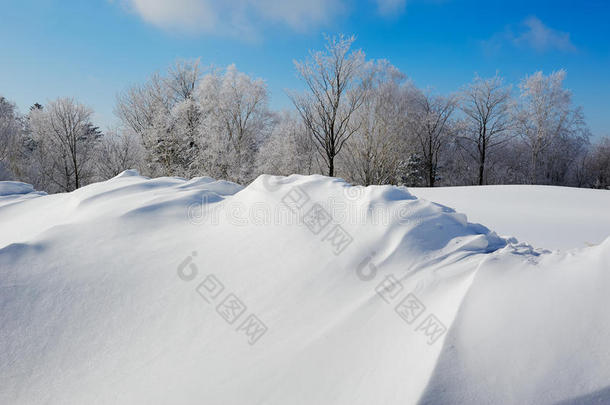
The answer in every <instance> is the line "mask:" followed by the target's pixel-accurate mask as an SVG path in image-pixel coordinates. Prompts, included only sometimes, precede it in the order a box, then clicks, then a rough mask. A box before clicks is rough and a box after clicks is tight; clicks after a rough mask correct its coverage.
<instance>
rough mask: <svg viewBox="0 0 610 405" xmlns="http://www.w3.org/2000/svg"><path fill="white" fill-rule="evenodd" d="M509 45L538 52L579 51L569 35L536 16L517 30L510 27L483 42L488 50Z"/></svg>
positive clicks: (526, 20)
mask: <svg viewBox="0 0 610 405" xmlns="http://www.w3.org/2000/svg"><path fill="white" fill-rule="evenodd" d="M507 45H508V46H513V47H516V48H521V49H524V48H527V49H533V50H535V51H537V52H547V51H560V52H575V51H576V50H577V48H576V46H575V45H574V44H573V43H572V41H571V39H570V34H569V33H567V32H562V31H558V30H555V29H553V28H550V27H548V26H547V25H545V24H544V23H543V22H542V21H540V19H538V18H537V17H534V16H532V17H528V18H526V19H525V20H524V21H523V22H522V23H521V24H520V26H519V27H518V29H517V30H514V29H513V28H512V27H510V26H509V27H506V28H505V30H504V31H503V32H500V33H497V34H495V35H494V36H492V37H491V38H490V39H488V40H486V41H483V46H484V48H486V49H487V50H495V51H497V50H499V49H501V48H503V47H505V46H507Z"/></svg>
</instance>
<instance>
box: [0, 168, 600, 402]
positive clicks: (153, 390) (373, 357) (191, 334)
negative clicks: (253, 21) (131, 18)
mask: <svg viewBox="0 0 610 405" xmlns="http://www.w3.org/2000/svg"><path fill="white" fill-rule="evenodd" d="M0 184H1V185H0V328H1V330H0V403H2V404H4V403H6V404H9V403H10V404H12V403H17V404H21V403H23V404H31V403H53V404H66V403H73V404H85V403H86V404H90V403H91V404H93V403H104V404H106V403H121V404H133V403H141V404H165V403H172V404H191V403H193V404H213V405H214V404H223V405H225V404H227V405H230V404H282V405H285V404H350V405H351V404H416V403H421V404H495V403H498V404H500V403H501V404H569V403H573V404H582V403H608V402H609V401H610V316H609V315H608V308H609V307H610V294H608V290H609V287H610V239H608V238H607V239H605V241H602V239H603V238H604V237H608V236H610V229H609V228H608V227H605V231H604V228H603V227H604V225H603V224H608V223H609V218H608V216H609V215H610V214H609V213H608V212H607V211H608V210H603V204H604V201H608V192H587V193H583V192H582V191H581V190H572V189H558V190H554V189H547V188H536V189H531V188H527V187H496V188H494V189H493V192H492V193H488V196H487V197H485V198H489V200H488V201H497V202H499V205H498V207H497V208H496V209H494V208H493V207H491V206H489V207H488V203H487V202H485V203H483V202H482V200H481V199H482V198H484V197H483V196H482V195H479V197H477V198H478V199H479V200H477V201H479V202H477V203H474V202H469V198H470V195H475V193H477V192H478V189H477V190H473V189H470V191H469V190H468V189H466V188H465V189H461V190H459V191H460V192H463V194H462V195H461V196H460V194H459V192H458V191H455V189H447V190H439V191H437V190H430V193H429V194H426V193H428V191H427V190H420V189H417V190H414V191H413V192H414V194H415V195H418V196H423V197H429V198H431V199H432V200H435V201H439V202H440V203H442V204H444V205H449V206H451V204H450V203H455V204H454V206H456V207H458V208H459V210H458V211H464V212H466V213H468V214H470V215H471V216H472V219H471V220H473V221H474V222H480V223H482V224H483V225H485V226H488V227H490V228H491V229H492V230H490V229H487V228H486V227H485V226H483V225H479V224H473V223H470V222H468V221H467V219H466V217H465V216H464V215H463V214H460V213H456V212H454V211H453V210H452V209H450V208H447V207H444V206H439V205H437V204H434V203H432V202H429V201H427V200H424V199H418V198H416V197H415V196H414V195H412V194H410V193H409V192H408V191H407V190H406V189H400V188H394V187H388V186H383V187H382V186H376V187H367V188H364V187H351V186H349V185H348V184H346V183H345V182H343V181H341V180H338V179H331V178H327V177H323V176H296V175H295V176H290V177H286V178H281V177H271V176H261V177H259V178H258V179H257V180H256V181H255V182H254V183H252V184H251V185H249V186H248V187H246V188H242V187H241V186H238V185H235V184H232V183H227V182H223V181H215V180H213V179H210V178H198V179H192V180H190V181H186V180H183V179H178V178H158V179H147V178H144V177H140V176H138V175H137V174H136V173H135V172H130V171H128V172H124V173H123V174H122V175H120V176H118V177H116V178H114V179H112V180H109V181H107V182H104V183H97V184H92V185H90V186H87V187H83V188H81V189H79V190H77V191H75V192H72V193H69V194H54V195H43V194H42V193H35V192H33V190H32V189H31V188H29V187H27V186H25V185H20V184H18V183H11V184H2V183H0ZM481 190H484V189H481ZM547 190H550V191H549V192H551V193H558V194H561V198H560V199H559V201H558V200H557V198H558V197H557V196H555V195H551V196H548V195H545V192H546V191H547ZM434 193H437V194H436V195H435V194H434ZM481 193H483V191H481ZM531 196H535V198H532V197H531ZM452 198H454V200H452ZM529 199H532V205H531V206H530V205H529V203H528V202H527V201H528V200H529ZM507 204H512V206H514V207H515V209H514V211H516V212H520V213H522V214H523V215H524V216H525V217H526V218H524V219H515V218H516V216H515V215H516V214H513V213H510V215H509V213H508V212H507V211H508V210H509V209H510V208H507ZM532 207H533V208H532ZM538 207H540V208H538ZM606 207H607V204H606ZM462 208H463V209H462ZM594 210H595V211H594ZM579 211H587V212H583V213H580V212H579ZM494 212H495V215H494ZM589 215H591V216H592V217H593V215H596V217H594V218H593V219H592V220H589V219H587V218H589ZM581 218H584V219H583V220H582V221H581V220H580V219H581ZM538 219H540V220H541V221H542V222H537V221H538ZM520 220H522V221H524V222H526V224H527V228H522V227H519V226H518V224H519V222H518V221H520ZM548 221H550V222H548ZM587 221H591V222H587ZM547 223H551V224H553V225H558V226H560V228H553V230H551V231H545V227H546V224H547ZM587 223H589V224H591V225H590V226H589V225H586V224H587ZM581 224H583V225H582V226H581ZM562 226H563V228H561V227H562ZM496 227H497V228H496ZM493 230H496V231H498V233H499V234H500V235H502V236H503V237H500V236H498V235H496V233H495V232H493ZM559 230H565V232H570V233H572V234H573V235H572V238H571V239H561V238H557V235H554V234H555V233H556V232H559ZM588 231H590V232H588ZM549 232H550V233H549ZM604 232H605V234H604ZM511 233H512V234H514V235H516V236H517V237H518V238H519V239H524V240H527V241H528V242H530V243H534V242H536V241H538V240H540V241H541V243H542V244H543V246H542V247H543V248H552V247H562V248H565V247H567V246H582V245H583V243H585V242H590V243H598V242H601V243H599V244H597V245H595V246H591V247H585V248H581V249H573V250H568V251H564V250H562V251H549V250H544V249H537V248H535V247H532V246H530V245H527V244H524V243H520V242H518V241H517V240H516V239H514V238H506V237H505V236H508V235H509V234H511ZM588 235H590V239H589V237H588ZM543 236H546V237H547V239H538V237H543ZM553 238H556V239H553Z"/></svg>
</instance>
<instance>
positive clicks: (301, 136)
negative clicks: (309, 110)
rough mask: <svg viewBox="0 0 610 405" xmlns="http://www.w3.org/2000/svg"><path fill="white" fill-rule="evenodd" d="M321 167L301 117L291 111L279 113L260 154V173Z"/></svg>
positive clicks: (306, 171)
mask: <svg viewBox="0 0 610 405" xmlns="http://www.w3.org/2000/svg"><path fill="white" fill-rule="evenodd" d="M319 170H320V162H318V160H317V154H316V150H315V145H314V144H313V141H312V139H311V136H310V135H309V134H308V133H307V129H306V128H305V125H304V124H303V121H302V120H301V117H298V116H296V115H295V114H293V113H291V112H289V111H283V112H281V113H278V114H276V116H275V118H274V124H273V130H272V131H271V134H270V136H269V137H268V138H267V139H266V140H265V142H264V143H263V144H261V147H260V149H259V152H258V156H257V172H258V173H265V174H274V175H284V176H287V175H290V174H294V173H298V174H312V173H315V172H317V171H319Z"/></svg>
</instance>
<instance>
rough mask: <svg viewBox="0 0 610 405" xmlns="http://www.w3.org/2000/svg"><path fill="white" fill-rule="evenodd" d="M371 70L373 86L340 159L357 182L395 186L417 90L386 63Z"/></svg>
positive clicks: (365, 96)
mask: <svg viewBox="0 0 610 405" xmlns="http://www.w3.org/2000/svg"><path fill="white" fill-rule="evenodd" d="M371 71H372V74H371V79H370V86H368V88H367V89H366V92H365V95H364V99H363V102H362V106H361V107H360V108H359V109H358V110H357V111H356V112H355V114H354V116H353V121H354V122H355V124H356V128H357V131H356V132H355V133H354V135H353V136H352V138H351V139H350V140H349V141H348V142H347V143H346V146H345V147H346V153H345V154H344V155H343V156H342V158H341V159H340V162H341V168H342V170H341V171H345V172H346V177H347V178H348V179H349V180H350V181H352V182H354V183H358V184H363V185H369V184H393V183H396V182H397V181H398V180H397V173H398V171H399V169H398V168H399V165H400V163H401V160H402V159H403V158H404V156H403V155H404V153H405V145H404V142H403V141H404V135H405V132H406V119H407V113H408V110H409V99H410V97H411V93H412V92H413V91H414V89H413V86H412V85H411V83H409V82H405V76H404V75H403V74H402V73H401V72H400V71H398V69H396V68H395V67H394V66H392V65H391V64H389V63H388V62H387V61H384V60H382V61H378V62H376V63H375V64H371Z"/></svg>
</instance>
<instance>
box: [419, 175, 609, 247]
mask: <svg viewBox="0 0 610 405" xmlns="http://www.w3.org/2000/svg"><path fill="white" fill-rule="evenodd" d="M409 191H410V192H412V193H413V194H414V195H416V196H417V197H421V198H425V199H427V200H430V201H434V202H436V203H439V204H442V205H447V206H450V207H451V208H453V209H455V210H457V211H459V212H463V213H464V214H466V215H468V218H469V219H470V220H471V221H473V222H479V223H482V224H485V225H486V226H488V227H490V228H492V229H493V230H494V231H496V232H497V233H498V234H500V235H510V236H514V237H516V238H517V239H519V240H520V241H523V242H527V243H530V244H532V245H535V246H536V247H539V248H547V249H562V250H566V249H572V248H580V247H585V246H591V245H596V244H599V243H601V242H603V241H604V239H606V238H607V237H608V235H609V234H610V191H608V190H592V189H585V188H569V187H555V186H529V185H506V186H467V187H433V188H429V187H428V188H409Z"/></svg>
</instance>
